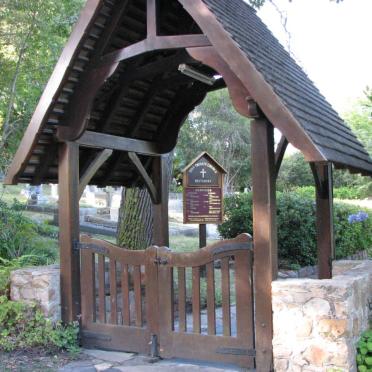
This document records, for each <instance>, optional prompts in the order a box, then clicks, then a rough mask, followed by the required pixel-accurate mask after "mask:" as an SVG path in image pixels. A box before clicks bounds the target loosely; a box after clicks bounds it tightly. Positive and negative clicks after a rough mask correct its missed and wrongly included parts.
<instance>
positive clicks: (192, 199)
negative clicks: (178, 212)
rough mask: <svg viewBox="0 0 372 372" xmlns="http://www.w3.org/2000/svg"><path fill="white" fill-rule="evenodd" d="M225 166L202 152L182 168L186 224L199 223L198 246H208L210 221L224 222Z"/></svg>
mask: <svg viewBox="0 0 372 372" xmlns="http://www.w3.org/2000/svg"><path fill="white" fill-rule="evenodd" d="M225 174H226V171H225V169H224V168H223V167H222V166H221V165H220V164H218V162H217V161H216V160H214V159H213V158H212V157H211V156H210V155H209V154H208V153H206V152H203V153H201V154H200V155H199V156H198V157H197V158H196V159H194V160H193V161H192V162H191V163H190V164H189V165H188V166H187V167H186V168H185V169H184V170H183V223H185V224H199V247H200V248H202V247H205V246H206V245H207V228H206V225H207V224H208V223H213V224H221V223H222V222H223V178H224V175H225Z"/></svg>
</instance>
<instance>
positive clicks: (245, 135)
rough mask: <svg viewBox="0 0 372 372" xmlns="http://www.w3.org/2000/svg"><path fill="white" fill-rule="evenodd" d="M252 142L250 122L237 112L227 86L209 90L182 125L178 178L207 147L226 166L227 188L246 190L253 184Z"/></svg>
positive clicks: (176, 165)
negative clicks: (251, 179) (251, 177)
mask: <svg viewBox="0 0 372 372" xmlns="http://www.w3.org/2000/svg"><path fill="white" fill-rule="evenodd" d="M250 144H251V139H250V126H249V122H248V120H247V119H246V118H244V117H242V116H241V115H240V114H238V113H237V112H236V110H235V108H234V107H233V106H232V104H231V99H230V97H229V94H228V92H227V90H226V89H223V90H220V91H217V92H213V93H210V94H208V96H207V97H206V99H205V100H204V101H203V103H202V104H201V105H200V106H199V107H197V108H196V109H195V110H194V112H193V113H192V114H191V115H189V117H188V119H187V121H186V123H185V124H184V125H183V127H182V128H181V131H180V135H179V139H178V144H177V147H176V149H175V153H174V166H173V169H174V175H175V178H176V179H177V178H180V173H181V171H182V169H183V168H184V167H185V166H186V165H187V164H188V163H189V162H190V161H191V160H193V159H194V158H195V157H196V156H197V155H199V154H200V153H201V152H203V151H207V152H208V153H209V154H210V155H212V156H213V157H214V158H215V159H216V160H217V161H218V162H219V163H220V164H221V165H222V166H223V167H224V168H225V169H226V171H227V175H226V176H225V185H226V189H227V190H229V191H230V190H243V189H244V188H246V187H249V184H250V175H251V164H250V146H251V145H250Z"/></svg>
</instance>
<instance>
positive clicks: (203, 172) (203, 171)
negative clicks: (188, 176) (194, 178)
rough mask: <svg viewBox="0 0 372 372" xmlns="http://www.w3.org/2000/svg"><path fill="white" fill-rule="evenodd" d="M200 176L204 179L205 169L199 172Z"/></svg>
mask: <svg viewBox="0 0 372 372" xmlns="http://www.w3.org/2000/svg"><path fill="white" fill-rule="evenodd" d="M200 173H201V175H202V177H203V178H204V177H205V175H206V174H207V172H206V171H205V169H204V168H203V169H202V170H201V172H200Z"/></svg>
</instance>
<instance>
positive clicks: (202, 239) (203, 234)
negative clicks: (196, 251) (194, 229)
mask: <svg viewBox="0 0 372 372" xmlns="http://www.w3.org/2000/svg"><path fill="white" fill-rule="evenodd" d="M206 246H207V225H206V224H205V223H203V224H200V225H199V248H203V247H206Z"/></svg>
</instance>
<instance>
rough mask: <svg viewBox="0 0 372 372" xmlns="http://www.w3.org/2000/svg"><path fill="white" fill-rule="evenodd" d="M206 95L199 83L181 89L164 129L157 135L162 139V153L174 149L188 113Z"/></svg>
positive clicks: (168, 114)
mask: <svg viewBox="0 0 372 372" xmlns="http://www.w3.org/2000/svg"><path fill="white" fill-rule="evenodd" d="M205 96H206V91H205V90H203V89H201V86H200V85H199V84H198V83H195V84H194V85H193V86H192V87H190V88H188V89H181V90H180V91H179V92H178V93H177V95H176V97H175V98H174V104H172V106H171V109H170V110H169V112H168V113H167V116H166V117H165V119H164V125H163V127H162V130H161V131H160V132H159V133H158V135H157V138H158V140H159V143H160V140H161V139H162V142H161V150H162V153H168V152H170V151H172V150H173V148H174V146H175V145H176V141H177V135H178V130H179V128H180V126H181V125H182V123H183V122H184V121H185V120H186V118H187V116H188V114H189V113H190V112H191V111H192V110H193V109H194V108H195V107H196V106H198V105H199V104H200V103H201V102H202V101H203V100H204V98H205Z"/></svg>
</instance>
